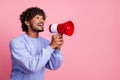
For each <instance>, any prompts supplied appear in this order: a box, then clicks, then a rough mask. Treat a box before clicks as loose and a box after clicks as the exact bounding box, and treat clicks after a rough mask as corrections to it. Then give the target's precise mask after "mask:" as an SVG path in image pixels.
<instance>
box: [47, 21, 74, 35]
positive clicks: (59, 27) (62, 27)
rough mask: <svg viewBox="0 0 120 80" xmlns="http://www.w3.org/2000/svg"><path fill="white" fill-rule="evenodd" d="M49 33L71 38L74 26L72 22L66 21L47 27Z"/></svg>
mask: <svg viewBox="0 0 120 80" xmlns="http://www.w3.org/2000/svg"><path fill="white" fill-rule="evenodd" d="M49 31H50V32H51V33H60V34H66V35H68V36H71V35H72V34H73V32H74V24H73V22H72V21H67V22H65V23H61V24H51V25H50V26H49Z"/></svg>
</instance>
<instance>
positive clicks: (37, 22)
mask: <svg viewBox="0 0 120 80" xmlns="http://www.w3.org/2000/svg"><path fill="white" fill-rule="evenodd" d="M44 22H45V21H44V20H43V16H41V15H36V16H34V17H33V18H32V19H31V21H30V29H31V30H32V31H34V32H42V31H44Z"/></svg>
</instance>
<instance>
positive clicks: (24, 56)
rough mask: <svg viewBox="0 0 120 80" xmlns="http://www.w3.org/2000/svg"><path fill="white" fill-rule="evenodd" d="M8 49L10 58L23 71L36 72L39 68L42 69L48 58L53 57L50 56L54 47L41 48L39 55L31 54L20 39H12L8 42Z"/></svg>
mask: <svg viewBox="0 0 120 80" xmlns="http://www.w3.org/2000/svg"><path fill="white" fill-rule="evenodd" d="M10 51H11V56H12V60H14V61H15V63H17V64H19V65H20V66H21V67H22V68H23V69H24V71H25V72H36V71H38V70H40V69H43V67H45V65H46V63H47V62H48V61H49V60H50V58H55V57H51V54H52V53H53V52H54V49H52V48H51V47H50V46H47V47H46V48H43V49H42V52H41V55H36V56H31V55H30V53H29V52H28V51H27V49H26V47H25V45H24V43H22V42H20V41H12V42H11V43H10ZM55 54H56V53H55ZM55 54H53V55H55ZM53 55H52V56H53ZM52 60H53V59H52ZM52 63H53V61H52Z"/></svg>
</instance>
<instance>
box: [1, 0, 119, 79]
mask: <svg viewBox="0 0 120 80" xmlns="http://www.w3.org/2000/svg"><path fill="white" fill-rule="evenodd" d="M32 6H38V7H40V8H43V9H44V10H45V12H46V14H47V20H46V24H45V30H46V31H45V32H43V33H41V34H40V35H41V36H43V37H45V38H47V39H49V40H50V38H51V35H52V34H51V33H50V32H49V31H48V26H49V25H50V24H51V23H62V22H65V21H68V20H72V21H73V23H74V25H75V32H74V34H73V35H72V36H67V35H64V42H65V43H64V46H63V48H62V52H63V55H64V60H63V64H62V66H61V68H59V69H58V70H56V71H50V70H47V71H46V74H45V80H120V0H11V1H9V0H0V80H9V76H10V72H11V58H10V52H9V47H8V45H9V41H10V40H11V39H13V38H14V37H16V36H18V35H20V34H22V33H23V32H22V31H21V27H20V26H21V24H20V21H19V15H20V14H21V12H22V11H23V10H25V9H26V8H28V7H32Z"/></svg>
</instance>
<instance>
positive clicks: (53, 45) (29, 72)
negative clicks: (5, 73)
mask: <svg viewBox="0 0 120 80" xmlns="http://www.w3.org/2000/svg"><path fill="white" fill-rule="evenodd" d="M45 19H46V15H45V12H44V11H43V10H42V9H40V8H38V7H30V8H28V9H26V10H25V11H24V12H23V13H22V14H21V15H20V20H21V24H22V30H23V31H24V32H25V34H22V35H20V36H18V37H16V38H15V39H13V40H12V41H11V42H10V52H11V59H12V72H11V77H10V79H11V80H44V72H45V68H47V69H50V70H56V69H58V68H59V67H60V66H61V63H62V58H63V57H62V54H61V52H60V48H61V46H62V45H63V38H62V35H61V34H56V35H52V39H51V41H50V42H49V41H48V40H46V39H45V38H42V37H40V36H39V32H43V31H44V22H45Z"/></svg>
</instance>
